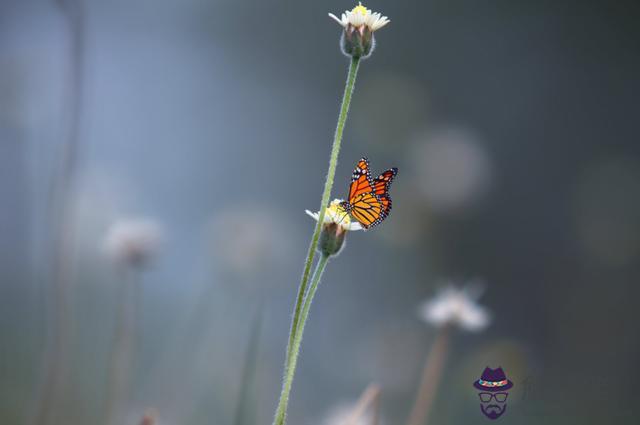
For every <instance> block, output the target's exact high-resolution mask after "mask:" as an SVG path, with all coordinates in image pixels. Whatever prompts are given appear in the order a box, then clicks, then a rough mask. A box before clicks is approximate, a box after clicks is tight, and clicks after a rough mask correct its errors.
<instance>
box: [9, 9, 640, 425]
mask: <svg viewBox="0 0 640 425" xmlns="http://www.w3.org/2000/svg"><path fill="white" fill-rule="evenodd" d="M366 6H368V7H370V8H372V9H374V10H379V11H382V12H383V13H384V14H385V15H387V16H389V17H390V18H391V21H392V22H391V24H390V25H389V26H388V27H385V28H384V29H382V30H380V32H379V33H378V37H377V39H378V47H377V50H376V52H375V54H374V55H373V56H372V58H371V59H369V60H367V61H366V62H365V63H363V64H362V66H361V70H360V75H359V79H358V81H357V87H356V92H355V97H354V101H353V105H352V111H351V114H350V116H349V121H348V124H347V129H346V132H345V140H344V143H343V146H344V148H343V150H342V153H341V157H340V158H341V159H340V163H339V167H338V172H337V183H336V186H335V188H334V196H336V197H344V196H345V194H346V190H347V182H348V178H349V176H350V173H351V170H352V167H353V165H354V164H355V162H356V160H357V159H358V158H359V157H360V156H361V155H367V156H368V157H369V158H370V160H371V164H372V167H373V169H374V170H375V171H380V170H382V169H384V168H388V167H390V166H397V167H399V169H400V172H399V175H398V178H397V181H396V183H395V184H394V186H393V188H392V196H393V198H394V210H393V212H392V214H391V216H390V218H389V219H388V220H387V221H386V222H385V223H384V225H382V226H380V227H379V228H376V229H375V230H373V231H371V232H367V233H362V232H358V233H354V234H351V235H349V240H348V246H347V248H346V249H345V250H344V252H343V253H342V254H341V255H340V256H339V258H337V259H336V260H335V261H333V262H331V263H330V266H329V268H328V270H327V272H326V274H325V277H324V279H323V283H322V286H321V288H320V290H319V292H318V296H317V298H316V301H315V302H314V305H313V308H312V313H311V318H310V322H309V324H308V327H307V330H306V334H305V340H304V343H303V349H302V357H301V361H300V364H299V371H298V374H297V376H296V381H295V383H294V391H293V397H292V400H291V404H290V416H289V418H290V423H292V424H308V425H313V424H319V425H323V424H328V423H329V422H328V419H327V417H328V415H331V412H332V411H335V409H336V408H338V407H339V406H344V405H348V404H349V403H351V402H353V401H355V400H356V399H357V397H358V396H359V394H360V393H361V392H362V391H363V389H364V388H365V387H366V386H367V385H368V384H369V383H371V382H377V383H378V384H380V385H381V388H382V416H383V420H384V423H385V424H398V423H403V422H404V421H405V420H406V418H407V416H408V413H409V410H410V407H411V405H412V403H413V398H414V394H415V390H416V387H417V384H418V380H419V375H420V371H421V368H422V363H423V361H424V357H425V356H426V354H427V352H428V350H429V348H430V346H431V344H432V342H433V339H434V332H435V331H434V329H433V328H431V327H429V326H428V325H427V324H425V323H423V322H422V321H421V319H420V318H419V317H418V315H417V309H418V306H419V304H420V302H421V301H422V300H424V299H427V298H429V297H431V296H433V294H434V293H435V291H436V289H437V288H438V286H439V285H440V284H441V282H442V281H443V279H447V278H451V279H455V280H457V281H459V282H464V281H466V280H467V279H481V280H482V281H483V282H484V283H485V288H486V291H485V293H484V296H483V297H482V298H481V300H480V302H481V303H482V304H483V305H485V306H486V307H487V308H489V309H490V310H491V311H492V313H493V322H492V324H491V326H490V327H489V328H488V329H487V330H486V331H484V332H481V333H473V334H472V333H464V332H462V331H460V332H456V333H455V334H454V336H453V338H452V341H451V344H452V345H451V350H450V354H449V356H448V358H447V363H446V365H445V367H444V370H443V375H444V379H443V381H442V383H441V385H440V391H439V393H438V395H437V398H436V402H435V405H434V409H433V411H432V415H431V419H432V423H438V424H461V423H479V422H481V421H486V419H485V418H484V417H482V416H481V414H480V412H479V409H478V402H477V396H476V394H475V392H474V391H473V389H472V388H471V382H472V381H473V380H475V379H477V378H478V376H479V374H480V373H481V371H482V370H483V369H484V367H485V366H487V365H490V366H503V367H504V368H505V370H506V372H507V374H508V375H509V378H510V379H511V380H513V381H514V383H515V387H514V389H513V391H512V394H511V395H510V402H509V403H510V404H509V411H508V412H507V413H506V414H505V416H504V417H503V418H502V419H501V420H502V421H503V422H506V423H519V424H534V423H540V422H542V421H544V422H545V423H550V424H568V423H580V424H587V423H593V424H600V423H603V422H615V423H618V424H627V423H628V424H631V423H637V422H636V421H637V416H638V414H640V412H639V411H638V406H639V405H640V392H639V391H638V389H637V388H638V386H637V382H638V380H639V379H640V370H639V368H638V366H637V359H638V356H639V355H640V334H639V332H638V330H639V329H638V321H639V319H640V316H639V314H638V302H637V299H638V298H639V296H640V289H639V287H638V274H639V272H640V197H639V196H638V195H639V194H640V148H639V146H638V136H637V124H638V95H639V94H640V82H639V80H638V75H640V56H639V53H640V52H639V51H638V43H639V42H640V27H639V26H638V19H639V18H640V13H639V12H640V7H639V4H638V3H637V2H633V1H616V2H605V1H601V2H578V1H575V2H574V1H544V0H542V1H541V0H536V1H529V0H521V1H517V2H514V1H505V0H492V1H487V2H477V1H472V0H453V1H452V0H447V1H440V0H428V1H420V2H418V1H402V0H396V1H393V2H391V1H386V2H385V1H382V0H375V1H372V2H367V3H366ZM351 7H353V4H352V2H345V1H336V0H331V1H325V2H301V1H298V2H294V1H285V0H277V1H269V2H266V1H257V0H245V1H242V2H237V1H231V0H183V1H176V0H153V1H149V0H136V1H119V0H116V1H110V2H100V1H94V0H91V1H84V2H82V3H79V2H71V1H63V2H55V1H35V0H34V1H6V0H5V1H2V2H1V3H0V70H1V71H0V173H1V174H0V176H1V178H0V195H1V197H0V202H1V203H2V206H1V208H0V270H1V281H0V422H1V423H2V424H7V425H13V424H31V423H33V420H34V416H35V412H36V411H37V406H38V403H39V400H40V399H41V392H42V390H41V388H42V385H43V383H42V381H43V379H44V378H43V377H44V375H45V370H46V369H47V366H48V364H49V363H48V360H47V355H48V353H50V350H48V349H47V346H48V344H49V343H48V342H47V341H48V339H50V338H51V332H52V331H51V328H52V327H55V326H53V325H54V324H55V320H54V319H53V318H54V317H59V316H55V315H54V314H53V313H55V311H54V310H55V300H56V299H58V298H57V297H59V296H60V294H59V293H56V289H55V288H57V286H55V282H54V281H55V280H56V279H55V276H58V275H59V274H58V272H57V271H56V270H58V269H57V267H58V266H56V264H57V262H59V261H63V262H64V263H65V264H66V265H67V266H68V270H66V273H64V285H62V286H63V287H64V291H65V294H64V299H65V306H66V307H65V313H66V314H64V315H63V316H64V317H65V320H66V322H65V326H66V332H67V341H68V345H67V346H66V355H65V360H66V368H67V369H68V373H67V379H66V383H65V385H64V390H63V391H61V392H60V394H59V395H60V397H59V400H58V402H57V410H58V412H57V413H56V414H57V415H58V423H60V424H63V423H64V424H66V425H74V424H87V423H96V422H101V421H102V419H101V418H102V415H103V411H102V409H103V407H102V406H103V401H104V392H105V385H106V384H105V383H106V374H107V366H106V365H107V363H108V356H109V354H108V353H109V350H110V348H109V347H110V344H111V341H112V335H113V328H114V323H115V321H116V314H117V312H118V306H117V300H118V298H117V296H116V294H117V288H118V287H119V285H121V284H122V277H121V275H120V274H119V273H118V271H117V269H116V267H114V265H113V263H112V262H111V261H109V259H108V258H107V257H105V253H104V249H103V240H104V237H105V233H106V231H107V229H108V228H109V226H110V225H111V224H112V223H113V222H114V221H117V220H120V219H122V218H127V217H144V218H149V219H153V220H155V221H156V222H157V223H160V225H161V226H162V233H163V237H162V245H161V247H160V248H159V250H158V255H157V256H156V258H155V259H154V261H152V262H151V263H150V264H149V266H148V267H147V268H146V269H145V271H144V273H142V275H141V277H140V279H141V281H140V284H141V293H142V296H141V299H140V302H139V304H138V306H137V310H136V313H137V315H138V318H139V321H138V325H139V326H138V338H139V340H138V346H137V347H138V349H137V352H136V360H135V365H136V367H135V369H134V371H133V379H132V380H133V383H134V384H133V387H132V389H131V393H132V394H131V400H130V405H129V407H128V409H129V411H128V420H129V421H130V423H135V422H136V421H137V420H138V419H139V417H140V416H141V415H142V412H144V410H145V409H146V408H148V407H154V408H156V409H157V411H158V415H159V423H160V424H166V425H170V424H184V425H190V424H194V425H195V424H221V425H224V424H231V423H233V421H234V415H235V414H236V406H237V402H238V394H239V391H240V382H241V381H242V379H241V377H242V374H243V370H245V369H246V368H245V366H244V365H245V363H247V362H246V361H245V357H246V356H247V352H248V347H249V346H250V345H251V344H250V341H251V334H252V328H253V326H254V325H253V323H254V322H255V321H256V317H258V318H259V319H258V320H259V323H260V325H261V326H260V329H259V330H260V336H259V339H258V343H257V347H258V349H257V354H256V353H254V354H255V355H256V356H257V357H256V358H257V363H256V369H255V370H256V373H255V376H254V380H255V385H254V386H253V387H252V388H253V389H252V391H253V392H252V394H253V395H252V397H253V398H254V401H255V403H254V406H255V422H254V423H263V424H268V423H270V421H271V418H272V415H273V412H274V410H275V406H276V403H277V398H278V395H279V390H280V378H281V373H282V364H283V361H284V348H285V344H286V339H287V332H288V329H289V319H290V313H291V308H292V304H293V300H294V297H295V291H296V288H297V284H298V280H299V277H300V274H301V271H302V265H303V258H304V255H305V252H306V249H307V246H308V241H309V238H310V235H311V232H312V224H313V223H312V221H311V219H310V218H309V217H307V216H306V215H305V214H304V209H314V210H315V209H317V208H318V199H319V197H320V193H321V189H322V184H323V178H324V175H325V173H326V168H327V160H328V155H329V150H330V142H331V138H332V135H333V130H334V125H335V120H336V116H337V112H338V105H339V99H340V96H341V94H342V90H343V83H344V79H345V76H346V67H347V62H348V61H347V59H346V58H344V57H343V56H342V55H341V54H340V53H339V51H338V37H339V33H340V28H339V27H338V26H337V25H336V24H335V23H334V22H333V21H331V20H329V19H328V18H327V12H334V13H339V12H342V11H343V10H345V9H348V8H349V9H350V8H351ZM78 10H82V12H81V13H80V14H79V15H78V14H76V12H77V11H78ZM74 99H76V100H74ZM78 99H79V102H77V100H78ZM74 108H77V111H78V112H77V113H74ZM74 120H76V121H74ZM74 122H75V123H77V127H76V128H77V130H78V133H77V137H76V138H75V139H76V141H77V150H75V151H74V154H75V158H76V161H75V162H74V163H73V162H72V165H71V168H69V167H70V166H69V161H65V159H64V158H65V156H64V152H65V146H68V143H69V140H70V139H71V138H73V137H74V136H73V134H72V131H73V128H74V126H76V124H74ZM65 164H66V165H65ZM69 170H71V172H70V173H69V178H68V179H67V180H65V178H64V176H65V173H66V172H68V171H69ZM60 176H63V177H62V178H61V177H60ZM60 182H67V183H66V184H65V185H64V187H63V188H60ZM61 193H66V194H67V195H66V197H62V196H61ZM61 205H62V206H61ZM55 211H57V212H58V214H60V211H65V215H66V217H68V219H69V222H68V223H67V226H66V227H63V228H62V230H61V228H60V227H59V226H58V227H56V226H57V225H56V223H59V221H57V219H56V218H55ZM56 234H57V235H58V237H56ZM60 234H63V236H62V239H63V240H67V242H68V243H69V245H68V246H67V247H66V249H65V250H63V251H61V250H60V248H59V245H56V243H57V242H56V241H58V239H60ZM58 242H59V241H58ZM56 247H57V248H56ZM363 270H365V271H366V272H365V273H363ZM52 305H53V306H54V307H52ZM128 423H129V422H128Z"/></svg>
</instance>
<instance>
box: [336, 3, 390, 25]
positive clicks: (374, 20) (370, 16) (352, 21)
mask: <svg viewBox="0 0 640 425" xmlns="http://www.w3.org/2000/svg"><path fill="white" fill-rule="evenodd" d="M329 16H330V17H331V18H332V19H333V20H334V21H336V22H337V23H338V24H340V25H341V26H342V27H343V28H345V29H347V27H348V26H349V25H351V26H353V27H355V28H361V27H362V26H363V25H364V26H366V27H367V28H368V29H369V30H370V31H371V32H373V31H377V30H379V29H380V28H382V27H384V26H385V25H387V24H388V23H389V22H390V21H389V18H387V17H386V16H382V15H381V14H380V13H378V12H371V10H370V9H367V8H366V7H364V6H363V5H362V3H360V2H358V5H357V6H356V7H354V8H353V9H351V10H345V12H344V13H343V14H342V16H341V18H340V19H338V17H337V16H336V15H334V14H333V13H329Z"/></svg>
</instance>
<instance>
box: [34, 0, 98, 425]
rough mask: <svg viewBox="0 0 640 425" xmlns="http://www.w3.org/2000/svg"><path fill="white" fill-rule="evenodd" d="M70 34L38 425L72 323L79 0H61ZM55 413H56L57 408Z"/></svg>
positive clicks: (55, 390)
mask: <svg viewBox="0 0 640 425" xmlns="http://www.w3.org/2000/svg"><path fill="white" fill-rule="evenodd" d="M58 3H59V6H60V9H61V11H62V14H63V15H64V18H65V20H66V22H67V28H68V30H69V37H70V48H69V51H70V53H69V74H68V77H69V80H68V82H67V99H66V100H67V106H68V110H69V116H68V127H67V138H66V140H65V143H64V144H63V145H62V152H61V163H60V168H59V170H57V173H55V175H54V176H53V178H52V179H51V180H52V184H51V188H50V194H49V208H50V220H51V221H50V222H49V225H50V229H51V230H50V231H51V233H50V236H51V240H50V241H49V242H50V246H51V250H52V251H51V258H52V263H51V264H52V271H51V273H50V275H51V288H50V289H49V290H50V291H52V293H51V294H50V295H45V297H46V299H45V303H46V304H47V305H46V308H48V309H49V311H47V316H49V317H46V319H45V320H46V322H45V324H44V327H45V338H46V341H45V345H46V346H45V354H44V357H45V358H44V373H43V375H44V377H43V381H42V384H41V385H42V388H41V394H40V396H39V399H38V405H37V407H36V409H35V414H34V418H33V422H34V423H35V424H36V425H48V424H52V423H56V422H58V421H59V418H57V417H56V414H57V413H58V410H61V409H59V408H58V407H59V406H60V405H61V404H62V402H63V401H64V400H63V399H62V397H64V395H65V394H67V392H68V391H67V388H66V387H67V381H68V372H69V370H68V369H69V365H68V362H69V357H70V355H69V347H70V345H71V344H70V341H69V340H70V334H71V331H70V329H69V326H70V324H71V320H70V318H69V316H70V306H69V299H68V298H69V285H70V280H71V273H72V270H71V267H72V248H73V247H72V243H73V239H74V226H73V217H72V213H73V211H72V209H71V205H70V204H71V201H72V199H71V195H72V193H73V188H74V186H73V183H74V179H75V175H76V170H77V166H78V164H77V163H78V147H79V145H80V137H79V135H80V118H81V117H80V113H81V111H82V98H83V88H84V53H85V52H84V35H85V29H84V5H83V2H82V0H59V1H58ZM56 409H57V410H56Z"/></svg>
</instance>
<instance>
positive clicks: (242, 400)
mask: <svg viewBox="0 0 640 425" xmlns="http://www.w3.org/2000/svg"><path fill="white" fill-rule="evenodd" d="M262 312H263V306H262V302H261V303H260V305H259V306H258V310H257V312H256V316H255V318H254V321H253V325H252V327H251V335H250V336H249V345H248V346H247V352H246V354H245V359H244V366H243V368H242V381H241V383H240V393H239V394H238V405H237V407H236V414H235V419H234V421H233V423H234V425H249V424H254V423H255V422H256V421H255V410H256V409H255V400H254V399H253V397H252V396H253V394H252V393H251V388H253V386H254V383H255V380H256V372H257V369H258V353H259V342H260V330H261V328H262V316H263V314H262Z"/></svg>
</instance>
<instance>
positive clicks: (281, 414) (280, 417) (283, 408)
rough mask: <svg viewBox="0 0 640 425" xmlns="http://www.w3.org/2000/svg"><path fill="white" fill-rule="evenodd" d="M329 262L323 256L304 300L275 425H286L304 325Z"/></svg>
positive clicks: (327, 257)
mask: <svg viewBox="0 0 640 425" xmlns="http://www.w3.org/2000/svg"><path fill="white" fill-rule="evenodd" d="M328 261H329V256H328V255H323V256H322V257H320V261H318V265H317V266H316V270H315V272H314V273H313V279H312V281H311V286H309V292H308V293H307V296H306V297H305V298H304V304H303V306H302V309H301V310H300V321H299V322H298V327H297V332H296V334H295V335H294V338H293V344H292V346H291V353H290V355H289V363H288V364H287V367H286V369H285V376H284V384H283V385H282V393H281V394H280V402H279V403H278V409H277V410H276V417H275V420H274V421H273V424H274V425H284V423H285V421H286V416H287V405H288V404H289V394H290V393H291V385H292V383H293V376H294V375H295V373H296V365H297V363H298V355H299V354H300V344H301V343H302V334H303V332H304V325H305V323H306V321H307V318H308V317H309V309H310V308H311V302H312V301H313V296H314V295H315V294H316V291H317V290H318V284H319V283H320V278H321V277H322V272H323V271H324V269H325V267H326V265H327V262H328Z"/></svg>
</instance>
